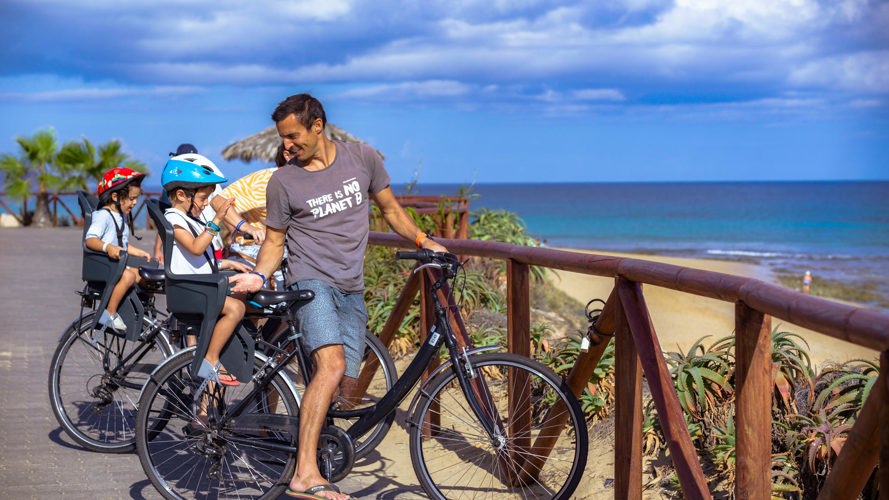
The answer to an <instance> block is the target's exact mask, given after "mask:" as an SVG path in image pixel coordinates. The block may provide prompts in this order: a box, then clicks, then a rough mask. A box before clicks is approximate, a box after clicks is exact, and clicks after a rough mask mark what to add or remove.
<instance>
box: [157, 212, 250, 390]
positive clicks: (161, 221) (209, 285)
mask: <svg viewBox="0 0 889 500" xmlns="http://www.w3.org/2000/svg"><path fill="white" fill-rule="evenodd" d="M147 206H148V215H149V216H150V217H151V220H152V221H154V225H155V226H157V229H158V233H159V234H160V237H161V242H162V243H163V247H164V262H168V263H169V262H172V258H173V241H174V240H173V226H172V225H171V224H170V221H168V220H167V218H166V217H164V209H165V208H167V207H168V206H167V207H163V208H162V207H161V205H160V203H159V202H158V200H149V201H148V202H147ZM164 274H165V276H166V293H167V310H168V311H169V312H170V314H172V315H173V316H175V317H176V319H177V320H178V321H179V322H180V323H182V324H184V325H188V326H192V327H194V328H196V329H197V331H198V344H197V348H196V351H195V355H194V361H193V362H192V364H191V373H192V375H195V374H197V372H198V369H199V368H200V366H201V361H202V360H203V359H204V356H205V355H206V354H207V348H208V347H209V345H210V337H211V336H212V334H213V327H214V326H216V319H217V318H218V317H219V313H220V312H221V311H222V305H223V303H224V302H225V297H226V291H227V290H228V278H227V275H226V274H223V273H211V274H185V275H183V274H176V273H174V272H172V271H171V270H170V268H169V266H167V267H166V269H165V270H164ZM254 349H255V345H254V341H253V339H252V338H251V337H250V334H249V333H248V332H247V331H246V329H244V328H243V327H242V326H240V325H239V326H238V328H236V329H235V332H234V334H233V335H232V336H231V339H229V341H228V342H227V343H226V345H225V347H223V348H222V354H221V355H220V357H219V359H220V361H222V365H223V366H225V369H226V371H228V372H229V373H231V374H232V375H234V376H235V377H236V378H237V379H238V380H240V381H241V382H248V381H249V380H250V378H251V377H252V376H253V351H254Z"/></svg>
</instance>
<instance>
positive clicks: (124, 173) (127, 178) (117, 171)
mask: <svg viewBox="0 0 889 500" xmlns="http://www.w3.org/2000/svg"><path fill="white" fill-rule="evenodd" d="M143 177H145V174H143V173H141V172H136V171H135V170H133V169H131V168H127V167H117V168H112V169H111V170H109V171H107V172H105V175H103V176H102V180H101V181H100V182H99V188H98V189H97V190H96V191H97V194H98V195H99V197H100V198H101V197H102V195H103V194H105V195H106V196H110V195H111V193H113V192H115V191H119V190H121V189H123V188H125V187H126V186H129V185H130V184H132V183H133V182H136V181H138V182H142V178H143Z"/></svg>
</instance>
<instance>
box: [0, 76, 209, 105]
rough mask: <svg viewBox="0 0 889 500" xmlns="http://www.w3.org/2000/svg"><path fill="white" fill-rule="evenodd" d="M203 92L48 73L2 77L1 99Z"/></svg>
mask: <svg viewBox="0 0 889 500" xmlns="http://www.w3.org/2000/svg"><path fill="white" fill-rule="evenodd" d="M23 88H27V90H23ZM204 91H205V89H204V88H202V87H199V86H193V85H145V86H137V85H122V84H119V83H116V82H113V81H101V82H85V81H84V80H82V79H80V78H58V77H56V76H54V75H47V74H37V75H21V76H17V77H6V78H0V100H2V101H24V102H82V101H107V100H113V99H118V98H125V97H149V96H151V97H179V96H183V95H195V94H200V93H203V92H204Z"/></svg>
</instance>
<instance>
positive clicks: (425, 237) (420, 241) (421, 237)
mask: <svg viewBox="0 0 889 500" xmlns="http://www.w3.org/2000/svg"><path fill="white" fill-rule="evenodd" d="M428 239H429V236H428V235H426V233H420V234H418V235H417V239H415V240H414V243H416V244H417V248H423V246H422V245H423V242H424V241H426V240H428Z"/></svg>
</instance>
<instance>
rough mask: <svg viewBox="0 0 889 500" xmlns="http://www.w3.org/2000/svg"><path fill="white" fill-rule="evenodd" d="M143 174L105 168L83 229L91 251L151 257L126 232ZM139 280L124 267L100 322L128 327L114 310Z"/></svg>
mask: <svg viewBox="0 0 889 500" xmlns="http://www.w3.org/2000/svg"><path fill="white" fill-rule="evenodd" d="M144 178H145V175H144V174H141V173H139V172H136V171H135V170H132V169H129V168H126V167H118V168H112V169H111V170H109V171H107V172H105V174H104V175H103V176H102V180H101V181H100V182H99V187H98V189H97V190H96V192H97V194H98V195H99V208H98V210H96V211H94V212H93V220H92V223H91V224H90V227H89V229H88V230H87V232H86V237H85V242H86V247H87V248H89V249H90V250H92V251H94V252H102V253H104V254H107V255H108V257H109V258H111V259H112V260H119V259H120V252H122V251H126V252H127V255H131V256H133V257H144V258H146V259H148V260H151V256H150V255H148V252H146V251H145V250H141V249H139V248H136V247H134V246H133V245H130V244H129V241H128V240H129V239H128V237H127V233H130V234H134V235H135V233H133V207H135V206H136V202H137V201H139V197H140V196H141V195H142V187H141V186H142V179H144ZM137 281H139V271H137V270H136V269H134V268H132V267H127V268H126V269H124V271H123V274H122V275H121V276H120V279H119V280H118V282H117V283H115V285H114V289H112V291H111V297H109V299H108V307H107V308H106V309H105V310H104V311H102V315H101V316H100V317H99V324H101V325H103V326H105V327H108V328H112V329H114V330H116V331H118V332H120V333H123V332H125V331H127V325H126V323H124V321H123V319H122V318H121V317H120V316H119V315H118V314H117V308H118V306H119V305H120V301H121V300H123V296H124V295H125V294H126V293H127V290H129V289H130V287H132V286H133V285H134V284H136V282H137Z"/></svg>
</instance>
